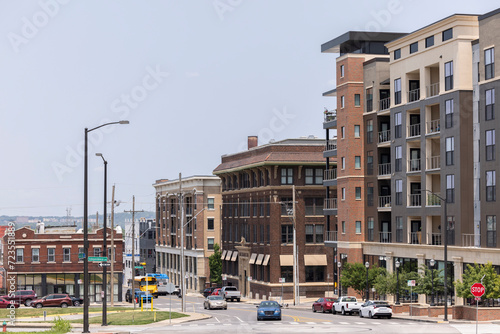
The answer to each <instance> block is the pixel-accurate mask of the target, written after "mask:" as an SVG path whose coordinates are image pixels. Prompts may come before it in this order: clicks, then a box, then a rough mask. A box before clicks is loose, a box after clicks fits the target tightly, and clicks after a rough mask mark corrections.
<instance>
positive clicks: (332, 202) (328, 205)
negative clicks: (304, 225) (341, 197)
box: [323, 198, 337, 210]
mask: <svg viewBox="0 0 500 334" xmlns="http://www.w3.org/2000/svg"><path fill="white" fill-rule="evenodd" d="M323 209H325V210H330V209H337V199H336V198H325V205H324V206H323Z"/></svg>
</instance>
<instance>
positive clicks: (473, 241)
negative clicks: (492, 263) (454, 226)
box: [448, 233, 481, 247]
mask: <svg viewBox="0 0 500 334" xmlns="http://www.w3.org/2000/svg"><path fill="white" fill-rule="evenodd" d="M448 244H449V242H448ZM476 245H479V247H480V245H481V236H480V235H476V234H465V233H462V247H476Z"/></svg>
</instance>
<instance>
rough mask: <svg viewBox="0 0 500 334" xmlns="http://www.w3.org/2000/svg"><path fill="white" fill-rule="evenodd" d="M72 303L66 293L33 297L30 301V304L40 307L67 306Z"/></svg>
mask: <svg viewBox="0 0 500 334" xmlns="http://www.w3.org/2000/svg"><path fill="white" fill-rule="evenodd" d="M70 305H73V301H72V300H71V298H70V297H69V295H68V294H67V293H53V294H50V295H47V296H45V297H42V298H39V299H35V300H33V301H32V302H31V306H33V307H36V308H42V307H47V306H56V307H63V308H65V307H68V306H70Z"/></svg>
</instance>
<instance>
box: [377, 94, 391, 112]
mask: <svg viewBox="0 0 500 334" xmlns="http://www.w3.org/2000/svg"><path fill="white" fill-rule="evenodd" d="M379 104H380V110H381V111H382V110H387V109H389V108H390V107H391V98H390V97H388V98H385V99H382V100H380V101H379Z"/></svg>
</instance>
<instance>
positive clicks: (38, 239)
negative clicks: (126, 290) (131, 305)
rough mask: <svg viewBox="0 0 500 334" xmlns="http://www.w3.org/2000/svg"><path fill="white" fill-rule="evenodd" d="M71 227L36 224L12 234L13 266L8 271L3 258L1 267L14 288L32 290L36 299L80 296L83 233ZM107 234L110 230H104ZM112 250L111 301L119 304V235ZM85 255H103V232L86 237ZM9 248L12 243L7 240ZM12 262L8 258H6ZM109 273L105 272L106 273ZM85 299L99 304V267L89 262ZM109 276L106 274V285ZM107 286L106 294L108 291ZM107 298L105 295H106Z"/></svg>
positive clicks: (109, 248)
mask: <svg viewBox="0 0 500 334" xmlns="http://www.w3.org/2000/svg"><path fill="white" fill-rule="evenodd" d="M53 230H54V231H53ZM74 231H75V227H73V228H69V230H68V228H67V227H66V228H65V229H64V230H61V228H54V229H52V228H50V227H44V226H43V223H41V224H39V225H38V228H37V230H36V231H35V230H32V229H31V228H28V227H22V228H19V229H17V230H16V231H15V236H14V237H13V240H14V241H15V243H14V245H15V264H14V267H13V268H11V266H10V265H9V261H8V256H4V258H3V264H4V267H5V268H8V269H7V274H8V275H16V276H17V289H21V290H23V289H28V290H35V292H36V293H37V295H38V296H45V295H47V294H50V293H68V294H72V295H73V294H74V295H76V296H83V260H82V259H80V258H79V254H84V250H83V232H82V231H81V230H79V231H78V232H74ZM108 234H109V235H110V234H111V229H109V228H108ZM9 238H10V239H12V237H11V236H8V235H5V236H4V238H3V252H4V254H8V253H7V247H8V240H9ZM114 238H115V240H114V247H115V264H114V270H115V286H114V289H113V291H114V300H115V301H121V300H122V296H121V293H119V292H121V291H122V281H123V279H122V275H123V274H122V272H123V263H122V253H123V238H122V234H121V233H116V230H115V236H114ZM88 239H89V256H103V255H102V254H101V250H102V246H103V229H102V228H101V229H97V230H96V231H94V232H90V233H89V234H88ZM110 239H111V238H110V237H109V236H108V238H107V242H108V246H107V249H108V259H109V260H110V258H111V241H110ZM11 245H12V241H11ZM10 260H11V263H12V258H11V259H10ZM109 260H108V261H109ZM108 273H109V271H108ZM89 276H90V279H89V282H90V284H89V299H90V302H99V301H101V300H102V299H101V291H102V267H99V266H98V263H97V262H89ZM109 281H110V275H109V274H108V284H109ZM109 291H110V290H109V286H108V292H109ZM108 298H109V294H108Z"/></svg>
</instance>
